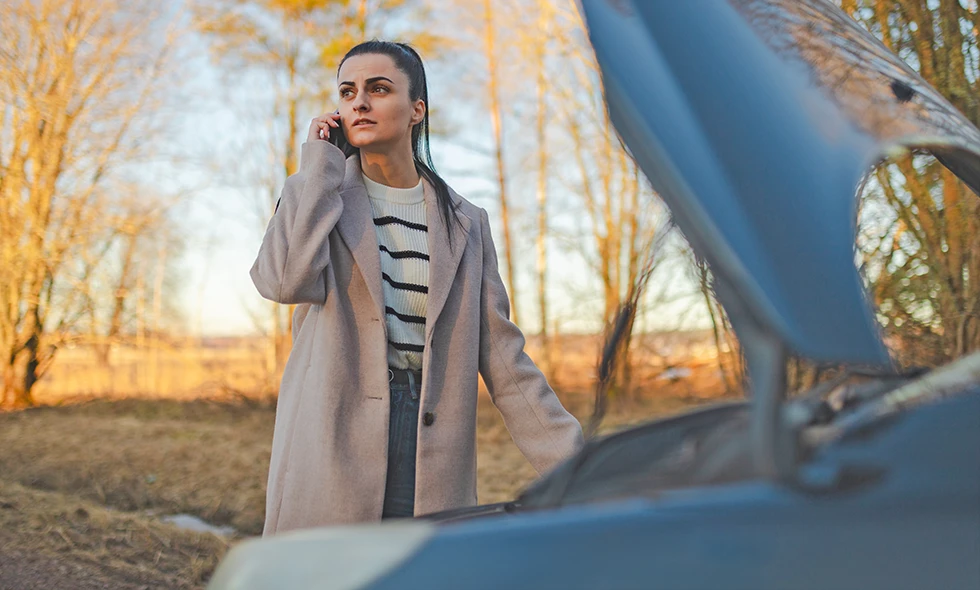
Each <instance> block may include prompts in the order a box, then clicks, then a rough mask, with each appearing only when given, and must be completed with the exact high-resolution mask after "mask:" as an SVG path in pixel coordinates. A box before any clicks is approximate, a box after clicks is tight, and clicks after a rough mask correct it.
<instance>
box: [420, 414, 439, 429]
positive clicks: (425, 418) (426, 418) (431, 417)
mask: <svg viewBox="0 0 980 590" xmlns="http://www.w3.org/2000/svg"><path fill="white" fill-rule="evenodd" d="M435 421H436V415H435V414H433V413H432V412H426V413H425V414H423V415H422V424H425V425H426V426H432V423H433V422H435Z"/></svg>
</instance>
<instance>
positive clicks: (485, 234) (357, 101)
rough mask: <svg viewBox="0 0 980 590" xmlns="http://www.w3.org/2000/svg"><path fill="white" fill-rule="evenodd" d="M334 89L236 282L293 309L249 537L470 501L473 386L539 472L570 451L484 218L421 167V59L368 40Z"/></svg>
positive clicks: (573, 428)
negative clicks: (259, 529)
mask: <svg viewBox="0 0 980 590" xmlns="http://www.w3.org/2000/svg"><path fill="white" fill-rule="evenodd" d="M337 81H338V96H339V101H340V108H339V109H338V110H337V111H336V112H335V113H330V114H326V115H323V116H320V117H317V118H316V119H313V121H312V123H311V124H310V129H309V134H308V137H307V141H306V143H304V144H303V148H302V154H301V159H300V170H299V172H298V173H297V174H294V175H293V176H290V177H289V178H288V179H286V184H285V187H284V188H283V191H282V196H281V198H280V201H279V205H278V207H277V210H276V213H275V215H274V216H273V218H272V221H271V222H270V223H269V227H268V229H267V231H266V234H265V237H264V238H263V241H262V246H261V248H260V250H259V254H258V257H257V259H256V261H255V264H254V265H253V267H252V270H251V276H252V280H253V282H254V283H255V286H256V288H257V289H258V291H259V293H261V294H262V296H263V297H265V298H267V299H271V300H273V301H278V302H280V303H291V304H298V305H297V307H296V311H295V314H294V316H293V349H292V353H291V354H290V357H289V361H288V363H287V364H286V368H285V372H284V374H283V378H282V386H281V388H280V395H279V403H278V407H277V411H276V426H275V434H274V436H273V442H272V462H271V465H270V468H269V485H268V491H267V496H266V520H265V529H264V533H263V534H264V535H271V534H275V533H280V532H283V531H286V530H291V529H298V528H306V527H315V526H322V525H332V524H341V523H354V522H364V521H375V520H378V519H381V518H391V517H411V516H413V515H419V514H425V513H430V512H436V511H440V510H447V509H451V508H459V507H464V506H472V505H474V504H476V501H477V498H476V406H477V383H478V381H477V374H478V373H479V374H482V375H483V378H484V381H485V382H486V384H487V388H488V389H489V391H490V395H491V397H492V399H493V402H494V404H495V405H496V406H497V408H498V409H499V410H500V412H501V414H502V415H503V417H504V421H505V423H506V425H507V428H508V430H509V431H510V433H511V435H512V437H513V438H514V440H515V442H516V443H517V445H518V447H519V448H520V449H521V451H522V452H523V453H524V456H525V457H527V458H528V460H529V461H530V462H531V464H532V465H533V466H534V467H535V468H536V469H537V470H538V471H539V472H543V471H546V470H548V469H550V468H551V467H553V466H554V465H555V464H556V463H558V462H559V461H561V460H562V459H564V458H566V457H567V456H568V455H570V454H572V453H574V452H575V451H576V450H577V449H578V448H579V447H580V445H581V443H582V430H581V427H580V426H579V423H578V421H577V420H576V419H575V418H574V417H573V416H572V415H571V414H569V413H568V412H567V411H566V410H565V409H564V408H563V407H562V406H561V403H560V402H559V401H558V398H557V396H556V395H555V393H554V391H552V389H551V388H550V387H549V386H548V384H547V382H546V381H545V378H544V376H543V375H542V374H541V372H540V371H539V370H538V369H537V368H536V367H535V366H534V363H533V362H532V361H531V360H530V358H528V356H527V355H526V354H525V353H524V337H523V335H522V334H521V332H520V330H519V329H518V328H517V326H515V325H514V324H513V323H511V322H510V321H509V319H508V316H509V304H508V299H507V294H506V292H505V290H504V286H503V283H502V281H501V279H500V275H499V273H498V270H497V257H496V253H495V250H494V245H493V240H492V239H491V237H490V224H489V222H488V219H487V213H486V211H484V210H483V209H480V208H478V207H476V206H474V205H473V204H471V203H469V202H468V201H466V200H464V199H462V198H461V197H460V196H459V195H457V194H456V193H455V192H453V191H452V189H450V188H449V187H448V186H447V185H446V183H445V182H444V181H443V180H442V179H441V178H440V177H439V176H438V175H437V174H436V173H435V171H434V170H433V166H432V164H431V158H430V157H429V149H428V127H429V125H428V109H427V107H428V93H427V88H426V80H425V72H424V69H423V65H422V61H421V58H420V57H419V56H418V54H417V53H416V52H415V51H414V50H413V49H411V48H410V47H409V46H407V45H404V44H400V43H390V42H382V41H369V42H366V43H362V44H361V45H358V46H356V47H354V48H353V49H351V50H350V51H349V52H348V54H347V55H346V56H345V57H344V60H343V61H342V62H341V64H340V68H339V70H338V79H337ZM341 133H343V134H344V136H346V142H345V141H344V140H343V139H342V138H343V136H341V135H340V134H341ZM335 144H338V145H341V146H343V148H344V150H343V151H342V150H341V149H340V148H338V147H337V145H335ZM423 154H424V156H425V158H424V159H423Z"/></svg>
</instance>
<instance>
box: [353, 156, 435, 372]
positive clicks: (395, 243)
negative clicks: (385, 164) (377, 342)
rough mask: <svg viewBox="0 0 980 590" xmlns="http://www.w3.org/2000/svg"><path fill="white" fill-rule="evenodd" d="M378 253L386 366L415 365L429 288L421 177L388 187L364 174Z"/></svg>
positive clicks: (422, 338) (420, 350)
mask: <svg viewBox="0 0 980 590" xmlns="http://www.w3.org/2000/svg"><path fill="white" fill-rule="evenodd" d="M362 176H363V178H364V186H366V187H367V192H368V196H369V197H370V201H371V212H372V216H373V217H374V229H375V233H376V234H377V236H378V249H379V250H380V252H379V254H380V255H381V278H382V287H383V288H384V298H385V322H386V324H387V326H388V366H390V367H395V368H399V369H415V370H418V369H421V368H422V353H423V352H424V350H425V302H426V299H427V297H428V293H429V246H428V240H427V238H428V231H429V230H428V226H427V225H426V222H425V198H424V196H423V194H424V193H423V189H422V181H421V180H419V184H418V185H416V186H415V187H413V188H393V187H390V186H386V185H384V184H380V183H377V182H374V181H373V180H371V179H370V178H368V177H367V176H364V175H363V174H362Z"/></svg>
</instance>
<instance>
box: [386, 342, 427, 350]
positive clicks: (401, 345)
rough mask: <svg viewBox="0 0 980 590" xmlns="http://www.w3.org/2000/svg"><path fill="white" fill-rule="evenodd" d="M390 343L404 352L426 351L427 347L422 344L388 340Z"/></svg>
mask: <svg viewBox="0 0 980 590" xmlns="http://www.w3.org/2000/svg"><path fill="white" fill-rule="evenodd" d="M388 344H390V345H392V346H393V347H394V348H395V350H400V351H402V352H425V347H424V346H422V345H421V344H404V343H402V342H392V341H391V340H389V341H388Z"/></svg>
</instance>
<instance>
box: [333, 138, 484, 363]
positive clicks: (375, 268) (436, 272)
mask: <svg viewBox="0 0 980 590" xmlns="http://www.w3.org/2000/svg"><path fill="white" fill-rule="evenodd" d="M422 186H423V193H424V195H425V219H426V225H428V227H429V232H428V247H429V294H428V297H427V298H426V310H425V317H426V326H425V341H426V344H428V343H429V339H430V337H431V333H432V327H433V326H434V325H435V323H436V319H438V317H439V314H440V313H441V312H442V308H443V307H444V306H445V305H446V300H447V299H448V298H449V291H450V289H451V288H452V284H453V279H454V278H455V277H456V270H457V269H458V268H459V261H460V259H461V258H462V256H463V250H465V248H466V242H467V236H468V235H469V231H470V225H471V220H470V218H469V217H468V216H466V214H464V213H463V212H462V211H459V210H457V215H458V217H459V220H460V223H461V225H462V227H459V226H457V225H456V224H453V227H452V233H451V234H450V239H449V240H447V239H446V232H447V228H446V223H445V221H444V220H443V217H442V213H441V211H440V210H439V203H438V200H437V197H436V192H435V189H433V188H432V187H431V186H430V185H429V183H428V182H425V181H423V182H422ZM449 194H450V195H451V197H452V199H453V201H454V202H456V203H459V202H460V200H461V199H460V197H459V195H457V194H456V193H455V192H454V191H453V190H452V189H450V191H449ZM340 197H341V199H342V201H343V203H344V211H343V213H342V214H341V215H340V219H339V220H338V221H337V229H338V230H339V231H340V237H341V238H342V239H343V240H344V243H345V244H347V247H348V248H350V251H351V254H352V255H353V257H354V262H355V263H356V264H357V267H358V269H360V272H361V274H362V275H363V276H364V281H365V283H367V288H368V291H369V292H370V293H371V298H372V299H373V300H374V304H375V307H376V308H377V311H378V313H379V314H382V315H383V314H384V308H385V303H384V291H383V290H382V287H381V255H380V251H379V249H378V238H377V234H376V233H375V229H374V220H373V217H372V213H371V203H370V202H369V201H368V193H367V188H365V186H364V179H363V178H361V162H360V158H358V157H357V156H356V155H354V156H351V157H350V158H347V169H346V171H345V173H344V182H343V184H342V185H341V187H340ZM450 244H452V246H451V247H450Z"/></svg>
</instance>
